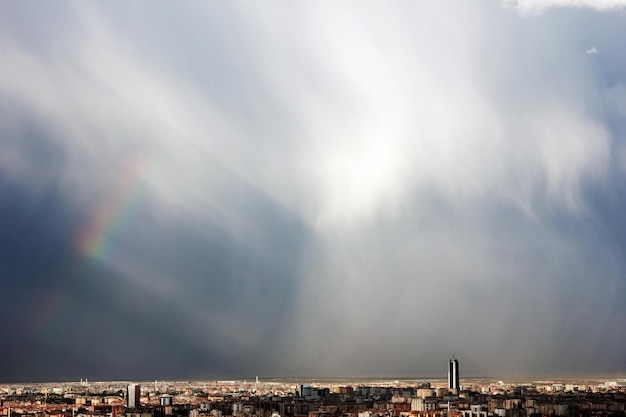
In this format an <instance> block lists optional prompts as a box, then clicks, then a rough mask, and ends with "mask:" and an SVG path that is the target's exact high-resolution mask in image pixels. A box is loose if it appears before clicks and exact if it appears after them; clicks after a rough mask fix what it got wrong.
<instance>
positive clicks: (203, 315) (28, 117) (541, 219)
mask: <svg viewBox="0 0 626 417" xmlns="http://www.w3.org/2000/svg"><path fill="white" fill-rule="evenodd" d="M623 7H624V4H623V2H619V1H607V2H593V3H591V2H574V1H572V2H557V1H545V2H539V1H522V0H520V1H517V2H509V1H503V2H496V1H493V2H467V1H457V2H454V1H453V2H445V3H442V2H436V1H426V2H418V3H410V2H397V3H385V4H382V3H376V2H365V3H363V2H359V3H358V4H357V3H352V2H346V3H334V2H298V3H286V2H283V3H281V2H264V3H246V2H211V3H195V2H183V3H177V4H171V3H166V2H156V3H154V2H150V3H148V2H145V3H141V2H139V3H132V4H125V3H121V2H109V3H79V2H62V3H58V4H55V5H54V6H52V5H47V4H37V5H35V4H34V3H29V2H20V3H5V4H2V5H0V10H1V12H0V28H1V29H0V53H1V56H2V62H3V63H2V65H0V114H2V117H0V225H1V226H0V247H1V248H2V255H1V256H0V277H2V282H3V291H2V292H1V293H0V301H1V302H2V305H3V306H4V314H3V319H2V320H1V321H0V330H1V332H2V334H3V335H5V336H7V341H6V343H4V344H3V345H2V347H1V348H0V349H1V350H0V370H1V371H0V379H1V380H6V381H24V380H51V379H79V378H84V377H87V378H90V379H92V380H93V379H132V378H135V379H154V378H159V379H161V378H212V377H222V376H229V377H246V376H247V377H251V376H254V375H265V376H288V375H292V376H293V375H295V376H305V375H307V376H367V375H369V376H397V377H399V376H420V375H423V376H440V375H441V376H443V375H445V364H446V362H447V360H448V359H449V357H450V356H451V355H452V354H453V353H454V354H455V355H456V356H457V357H458V358H459V360H460V361H461V363H462V364H463V365H462V366H463V367H462V370H463V372H464V373H465V375H476V376H482V375H498V376H506V375H539V374H543V375H545V374H552V375H563V374H585V373H587V374H601V373H604V374H616V373H624V372H626V357H625V356H624V352H625V351H626V333H624V331H623V329H624V328H626V303H624V297H625V296H626V276H625V272H626V269H625V267H626V265H625V263H624V260H625V259H626V225H625V223H624V221H623V219H622V217H623V213H626V136H625V135H624V131H625V130H624V129H625V128H626V60H624V55H623V51H624V48H626V36H624V35H626V33H625V31H626V29H625V28H626V25H625V24H624V23H625V21H624V18H625V17H624V14H623V13H622V12H623ZM591 50H593V51H595V52H594V53H589V51H591Z"/></svg>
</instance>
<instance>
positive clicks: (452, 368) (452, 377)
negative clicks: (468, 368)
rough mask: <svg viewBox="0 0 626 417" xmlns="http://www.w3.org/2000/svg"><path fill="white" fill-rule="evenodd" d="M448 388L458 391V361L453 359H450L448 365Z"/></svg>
mask: <svg viewBox="0 0 626 417" xmlns="http://www.w3.org/2000/svg"><path fill="white" fill-rule="evenodd" d="M448 388H449V389H455V390H457V392H458V390H459V361H457V360H456V359H455V358H454V355H452V359H450V363H448Z"/></svg>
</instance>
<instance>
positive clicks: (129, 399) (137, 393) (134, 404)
mask: <svg viewBox="0 0 626 417" xmlns="http://www.w3.org/2000/svg"><path fill="white" fill-rule="evenodd" d="M140 397H141V386H140V385H139V384H130V385H129V386H128V388H127V390H126V407H128V408H138V407H139V405H140V403H139V398H140Z"/></svg>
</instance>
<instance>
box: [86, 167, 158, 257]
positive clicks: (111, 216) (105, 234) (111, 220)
mask: <svg viewBox="0 0 626 417" xmlns="http://www.w3.org/2000/svg"><path fill="white" fill-rule="evenodd" d="M152 162H153V158H151V157H149V156H146V155H140V156H138V157H136V158H133V159H132V160H131V161H130V162H129V163H128V164H127V165H126V168H125V169H124V170H123V171H122V173H121V174H120V177H119V180H118V184H117V186H116V187H115V188H114V190H113V192H112V193H111V195H109V196H108V197H107V198H106V199H105V200H104V201H103V202H102V204H101V205H100V206H99V207H98V208H97V209H96V210H95V211H94V212H93V213H92V215H91V217H90V219H89V221H88V222H87V224H86V225H85V227H83V229H81V231H80V232H79V234H78V236H77V239H76V246H77V248H78V251H79V252H80V253H81V254H82V255H83V256H84V257H87V258H90V259H94V260H98V261H105V260H106V259H107V258H108V257H109V256H110V254H111V251H112V246H113V242H114V237H115V236H116V235H117V234H118V233H120V232H121V231H123V230H124V228H125V226H126V225H127V224H128V221H129V220H130V218H131V217H132V213H134V212H135V211H136V208H137V206H138V205H139V203H140V201H141V200H142V195H143V191H144V190H145V187H144V179H145V177H146V176H147V174H148V171H149V170H150V167H151V166H152V165H153V164H152Z"/></svg>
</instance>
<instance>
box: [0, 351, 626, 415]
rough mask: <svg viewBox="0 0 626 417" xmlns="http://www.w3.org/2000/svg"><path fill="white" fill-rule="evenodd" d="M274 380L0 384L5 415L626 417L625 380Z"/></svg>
mask: <svg viewBox="0 0 626 417" xmlns="http://www.w3.org/2000/svg"><path fill="white" fill-rule="evenodd" d="M461 375H462V373H461V372H460V368H459V361H458V359H456V358H454V357H453V358H452V359H450V361H449V363H448V375H447V379H436V378H435V379H430V380H423V379H421V380H420V379H415V380H412V379H402V380H387V379H371V380H369V379H363V378H361V379H352V380H351V379H339V378H330V379H307V378H302V379H299V378H270V379H260V378H259V377H258V376H257V377H255V378H254V379H251V380H249V381H248V380H238V381H158V380H156V381H151V382H148V381H143V382H139V383H137V382H126V381H106V382H93V381H88V380H87V379H84V380H81V381H80V382H65V383H37V384H10V385H1V384H0V404H1V407H0V415H2V416H6V417H70V416H71V417H165V416H181V417H227V416H232V417H560V416H563V417H623V416H624V415H625V411H626V378H622V379H614V380H607V379H598V378H577V379H575V378H567V379H553V380H530V379H523V380H511V381H495V380H490V379H488V378H475V379H465V378H462V377H461Z"/></svg>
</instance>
